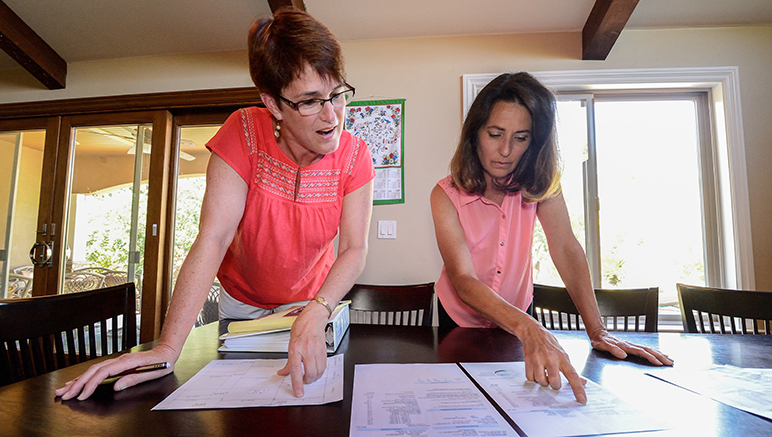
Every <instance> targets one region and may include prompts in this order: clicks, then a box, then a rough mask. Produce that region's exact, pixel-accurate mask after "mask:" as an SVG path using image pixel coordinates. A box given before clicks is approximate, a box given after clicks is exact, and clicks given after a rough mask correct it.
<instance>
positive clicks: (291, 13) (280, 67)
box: [248, 8, 345, 99]
mask: <svg viewBox="0 0 772 437" xmlns="http://www.w3.org/2000/svg"><path fill="white" fill-rule="evenodd" d="M248 44H249V73H250V75H251V76H252V82H254V84H255V86H256V87H257V89H258V90H259V91H260V92H261V93H266V94H268V95H270V96H272V97H273V98H275V99H278V97H279V94H280V93H281V91H282V90H283V89H284V88H286V87H287V86H289V84H290V83H292V81H294V80H295V79H297V78H298V77H299V76H300V75H301V74H302V73H303V71H304V69H305V68H306V65H308V66H310V67H311V68H313V69H314V70H315V71H316V73H317V74H319V76H320V77H322V78H329V79H331V80H332V81H334V82H340V83H342V82H344V81H345V74H344V69H343V55H342V52H341V49H340V44H339V43H338V40H337V39H336V38H335V36H334V35H333V34H332V33H331V32H330V30H329V29H327V27H325V26H324V25H323V24H322V23H320V22H319V21H317V20H316V19H314V18H313V17H311V16H310V15H308V14H307V13H305V12H302V11H298V10H296V9H292V8H285V9H281V10H279V11H277V12H276V13H275V14H274V16H273V18H261V19H258V20H256V21H255V22H254V23H253V24H252V28H250V29H249V40H248Z"/></svg>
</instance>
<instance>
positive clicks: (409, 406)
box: [349, 364, 517, 437]
mask: <svg viewBox="0 0 772 437" xmlns="http://www.w3.org/2000/svg"><path fill="white" fill-rule="evenodd" d="M349 435H350V436H368V437H376V436H406V435H409V436H469V435H477V436H517V433H516V432H515V431H514V430H513V429H512V427H511V426H509V424H508V423H507V422H506V421H505V420H504V418H503V417H501V415H500V414H499V413H498V412H497V411H496V409H495V408H494V407H493V405H491V403H490V402H488V400H487V399H486V398H485V396H484V395H483V394H482V393H481V392H480V390H478V389H477V387H475V385H474V384H473V383H472V381H470V380H469V378H468V377H467V376H466V375H465V374H464V372H463V371H462V370H461V369H460V368H459V367H458V366H457V365H456V364H367V365H363V364H358V365H357V366H356V368H355V370H354V394H353V398H352V401H351V429H350V434H349Z"/></svg>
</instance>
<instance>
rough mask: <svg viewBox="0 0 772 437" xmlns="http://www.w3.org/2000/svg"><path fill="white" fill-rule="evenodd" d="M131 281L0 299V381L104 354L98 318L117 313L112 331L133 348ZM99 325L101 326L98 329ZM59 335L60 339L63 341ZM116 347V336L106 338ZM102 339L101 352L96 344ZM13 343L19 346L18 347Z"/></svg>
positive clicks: (103, 335) (104, 331)
mask: <svg viewBox="0 0 772 437" xmlns="http://www.w3.org/2000/svg"><path fill="white" fill-rule="evenodd" d="M135 302H136V291H135V287H134V284H133V283H127V284H121V285H117V286H113V287H107V288H102V289H97V290H90V291H85V292H79V293H70V294H62V295H56V296H41V297H32V298H24V299H3V300H0V345H1V347H0V372H1V373H0V385H6V384H10V383H12V382H16V381H20V380H22V379H25V378H29V377H32V376H37V375H40V374H42V373H45V372H50V371H52V370H56V369H59V368H62V367H66V366H69V365H72V364H76V363H79V362H83V361H86V360H89V359H92V358H94V357H96V356H98V355H100V352H101V354H102V355H106V354H108V350H107V345H108V344H109V343H108V339H107V338H106V337H107V336H108V334H110V333H109V332H108V330H107V329H105V325H104V324H103V322H102V321H103V320H106V319H108V318H114V317H116V316H118V315H121V318H122V322H123V323H122V326H121V327H120V329H119V327H118V324H117V322H114V325H113V328H114V329H113V332H112V335H114V336H117V335H119V333H121V332H122V333H123V335H124V339H122V341H121V347H122V348H123V349H126V348H129V347H132V346H136V344H137V343H136V329H137V325H136V313H135V305H136V304H135ZM97 323H102V329H97ZM63 338H64V340H63ZM110 340H112V341H113V344H114V345H115V347H114V348H113V350H112V351H111V352H116V351H118V350H120V349H118V347H117V345H118V343H117V339H110ZM100 343H101V345H102V350H101V351H99V350H98V347H97V345H99V344H100ZM17 345H18V346H17Z"/></svg>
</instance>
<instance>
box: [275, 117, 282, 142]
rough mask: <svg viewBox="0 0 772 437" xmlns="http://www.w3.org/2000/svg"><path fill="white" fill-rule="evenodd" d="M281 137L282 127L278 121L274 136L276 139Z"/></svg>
mask: <svg viewBox="0 0 772 437" xmlns="http://www.w3.org/2000/svg"><path fill="white" fill-rule="evenodd" d="M280 135H281V126H279V120H276V128H274V130H273V136H275V137H276V139H277V140H278V139H279V136H280Z"/></svg>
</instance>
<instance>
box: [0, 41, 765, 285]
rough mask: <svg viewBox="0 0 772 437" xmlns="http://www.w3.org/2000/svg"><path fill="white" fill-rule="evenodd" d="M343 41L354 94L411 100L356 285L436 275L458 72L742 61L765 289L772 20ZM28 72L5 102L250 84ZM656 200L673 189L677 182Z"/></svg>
mask: <svg viewBox="0 0 772 437" xmlns="http://www.w3.org/2000/svg"><path fill="white" fill-rule="evenodd" d="M343 48H344V54H345V56H346V61H347V71H348V79H349V82H350V83H351V84H352V85H354V86H355V87H356V88H357V98H362V99H365V98H405V99H406V103H405V199H406V202H405V203H404V204H399V205H378V206H375V207H374V211H373V226H371V233H370V235H371V238H370V255H369V256H368V264H367V267H366V268H365V271H364V273H363V274H362V277H361V278H360V282H369V283H383V284H397V283H417V282H427V281H434V280H436V279H437V277H438V276H439V271H440V267H441V261H440V258H439V253H438V251H437V248H436V244H435V241H434V230H433V226H432V222H431V216H430V212H429V203H428V197H429V192H430V190H431V189H432V187H433V185H434V184H435V183H436V182H437V180H439V179H441V178H442V177H444V176H445V175H447V168H448V165H447V164H448V161H449V160H450V157H451V155H452V152H453V150H454V147H455V144H456V141H457V138H458V133H459V130H460V126H461V111H462V109H461V75H462V74H465V73H496V72H503V71H511V70H524V71H549V70H581V69H618V68H651V67H663V68H664V67H696V66H702V67H707V66H738V67H739V71H740V86H741V89H742V93H741V99H742V112H743V121H744V129H745V131H744V135H745V144H746V160H747V167H748V168H747V170H748V185H749V192H750V199H751V227H752V229H751V232H752V238H753V256H754V264H755V272H756V286H757V288H759V289H767V290H772V269H770V267H771V266H772V227H771V226H770V224H772V223H771V222H772V221H771V220H770V217H772V201H771V200H770V199H772V172H769V171H768V167H769V165H770V163H772V147H770V143H772V123H771V122H770V117H769V114H771V113H772V74H770V71H772V26H756V27H736V28H717V29H672V30H637V31H636V30H627V31H624V32H623V33H622V35H621V36H620V38H619V40H618V41H617V43H616V45H615V46H614V49H613V50H612V52H611V54H610V56H609V57H608V59H607V60H606V61H581V60H580V58H581V35H580V34H579V33H555V34H521V35H498V36H476V37H452V38H426V39H409V40H387V41H367V42H349V43H345V42H344V43H343ZM26 76H28V75H26V72H24V71H20V70H13V71H0V103H7V102H18V101H34V100H42V99H62V98H72V97H86V96H97V95H117V94H134V93H149V92H159V91H175V90H189V89H205V88H226V87H240V86H249V85H250V80H249V75H248V73H247V61H246V56H245V54H244V53H242V52H227V53H216V54H202V55H185V56H173V57H164V58H138V59H128V60H115V61H105V62H92V63H82V64H71V65H70V71H69V74H68V85H67V89H65V90H60V91H46V90H44V89H42V87H41V86H39V85H37V84H35V83H34V80H32V79H31V78H28V77H26ZM653 138H655V136H653ZM676 188H677V187H676ZM663 195H677V189H676V190H675V191H674V192H673V193H663ZM665 213H670V212H665ZM672 213H677V212H676V211H673V212H672ZM377 220H396V221H397V239H396V240H377V239H375V231H376V229H375V228H376V226H375V223H376V222H377Z"/></svg>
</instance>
